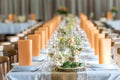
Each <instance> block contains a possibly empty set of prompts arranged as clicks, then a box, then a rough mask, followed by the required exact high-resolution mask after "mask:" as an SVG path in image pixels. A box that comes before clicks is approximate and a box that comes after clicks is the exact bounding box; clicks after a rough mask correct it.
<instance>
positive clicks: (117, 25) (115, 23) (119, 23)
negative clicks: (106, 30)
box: [105, 20, 120, 30]
mask: <svg viewBox="0 0 120 80" xmlns="http://www.w3.org/2000/svg"><path fill="white" fill-rule="evenodd" d="M105 23H106V24H107V25H109V26H110V27H112V28H114V29H115V30H120V20H109V21H105Z"/></svg>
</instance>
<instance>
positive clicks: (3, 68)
mask: <svg viewBox="0 0 120 80" xmlns="http://www.w3.org/2000/svg"><path fill="white" fill-rule="evenodd" d="M8 61H9V59H8V57H7V56H0V78H1V79H0V80H4V76H5V74H6V73H7V72H8V70H9V68H8Z"/></svg>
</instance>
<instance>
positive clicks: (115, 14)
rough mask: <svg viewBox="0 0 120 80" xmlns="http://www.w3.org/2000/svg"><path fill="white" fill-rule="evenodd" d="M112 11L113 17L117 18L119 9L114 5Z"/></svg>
mask: <svg viewBox="0 0 120 80" xmlns="http://www.w3.org/2000/svg"><path fill="white" fill-rule="evenodd" d="M110 11H111V12H112V15H113V17H114V18H116V16H117V13H118V9H117V8H116V7H113V8H112V9H111V10H110Z"/></svg>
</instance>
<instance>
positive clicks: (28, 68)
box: [12, 62, 42, 71]
mask: <svg viewBox="0 0 120 80" xmlns="http://www.w3.org/2000/svg"><path fill="white" fill-rule="evenodd" d="M41 65H42V62H32V65H31V66H19V63H13V64H12V66H14V68H13V70H14V71H35V70H37V69H38V68H40V66H41Z"/></svg>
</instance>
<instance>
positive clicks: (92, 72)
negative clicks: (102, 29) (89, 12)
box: [5, 18, 120, 80]
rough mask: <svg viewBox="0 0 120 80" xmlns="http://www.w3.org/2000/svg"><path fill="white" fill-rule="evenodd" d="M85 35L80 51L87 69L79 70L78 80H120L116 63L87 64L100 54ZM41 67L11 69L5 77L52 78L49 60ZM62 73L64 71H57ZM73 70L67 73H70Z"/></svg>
mask: <svg viewBox="0 0 120 80" xmlns="http://www.w3.org/2000/svg"><path fill="white" fill-rule="evenodd" d="M75 21H76V26H79V19H78V18H76V19H75ZM64 24H65V21H64V20H63V21H62V23H61V24H60V25H59V26H64ZM82 33H83V35H84V50H83V51H82V52H81V53H80V56H79V57H80V60H81V62H85V70H83V71H78V72H76V73H77V80H120V70H119V68H118V66H117V65H116V64H113V65H114V67H115V68H113V67H112V68H109V67H108V66H107V67H105V68H100V67H94V66H90V65H89V66H87V64H90V63H91V64H98V56H95V55H94V50H93V49H92V48H91V47H90V44H89V42H88V39H87V38H86V34H85V33H84V31H82ZM40 66H41V68H40V69H38V70H37V71H13V69H12V70H11V71H9V72H8V73H7V75H6V77H5V79H6V80H52V79H51V77H52V76H51V74H52V73H55V72H51V71H49V70H48V68H47V67H46V66H47V62H46V61H44V62H43V63H42V64H41V65H40ZM56 73H58V74H62V73H64V72H56ZM70 73H71V72H69V73H67V72H66V74H70Z"/></svg>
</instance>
